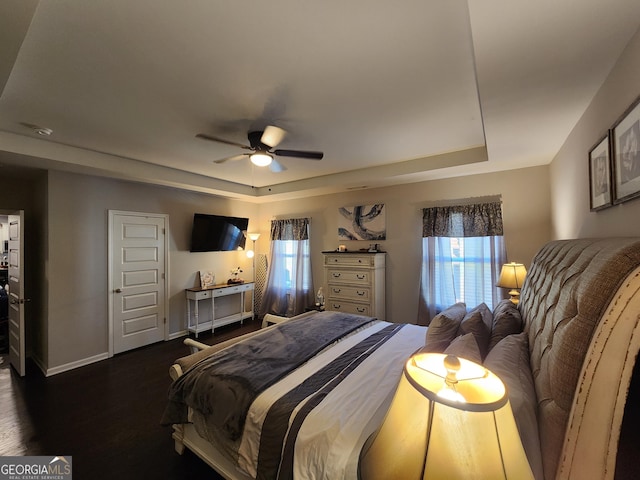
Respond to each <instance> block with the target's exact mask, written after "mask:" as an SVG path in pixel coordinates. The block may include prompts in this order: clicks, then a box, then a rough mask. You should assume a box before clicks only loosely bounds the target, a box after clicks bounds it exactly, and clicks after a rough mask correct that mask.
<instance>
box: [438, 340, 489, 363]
mask: <svg viewBox="0 0 640 480" xmlns="http://www.w3.org/2000/svg"><path fill="white" fill-rule="evenodd" d="M444 353H446V354H447V355H455V356H456V357H458V358H466V359H467V360H471V361H472V362H475V363H477V364H480V365H482V357H481V355H480V349H479V348H478V342H477V341H476V339H475V337H474V335H473V333H467V334H466V335H461V336H459V337H456V338H454V339H453V342H451V345H449V346H448V347H447V348H446V349H445V351H444Z"/></svg>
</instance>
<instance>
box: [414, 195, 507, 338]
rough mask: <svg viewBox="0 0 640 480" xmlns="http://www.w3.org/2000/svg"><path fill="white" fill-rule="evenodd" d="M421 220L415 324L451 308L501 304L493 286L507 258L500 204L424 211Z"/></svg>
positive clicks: (502, 295) (422, 323) (499, 290)
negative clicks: (418, 284) (416, 316)
mask: <svg viewBox="0 0 640 480" xmlns="http://www.w3.org/2000/svg"><path fill="white" fill-rule="evenodd" d="M422 219H423V223H422V236H423V241H422V256H423V259H422V274H421V279H420V280H421V281H420V303H419V308H418V324H420V325H428V324H429V323H430V322H431V319H432V318H433V317H434V316H435V315H436V314H437V313H438V312H440V311H442V310H444V309H445V308H447V307H448V306H450V305H452V304H454V303H456V302H465V303H466V304H467V307H469V308H472V307H475V306H477V305H479V304H480V303H483V302H484V303H486V304H487V306H488V307H489V308H491V309H493V307H494V306H495V305H496V304H497V303H498V302H499V301H500V300H501V299H502V298H504V292H503V291H502V290H501V289H500V288H498V287H496V286H495V284H496V283H497V281H498V278H499V275H500V269H501V268H502V265H503V263H505V261H506V258H507V255H506V251H505V246H504V236H503V227H502V208H501V205H500V202H491V203H478V204H472V205H459V206H452V207H433V208H425V209H424V210H423V212H422Z"/></svg>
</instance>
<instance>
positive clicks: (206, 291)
mask: <svg viewBox="0 0 640 480" xmlns="http://www.w3.org/2000/svg"><path fill="white" fill-rule="evenodd" d="M253 289H254V284H253V282H248V283H240V284H231V285H227V284H223V285H214V286H213V287H207V288H187V289H186V290H185V295H186V298H187V329H188V330H189V332H193V333H195V334H196V338H198V333H200V332H203V331H205V330H211V331H212V332H213V331H214V330H215V328H216V327H221V326H222V325H227V324H229V323H234V322H240V323H242V321H243V320H244V319H245V318H251V317H253V311H245V309H244V306H245V301H244V294H245V292H253ZM227 295H238V296H239V298H240V308H239V311H238V313H233V314H231V315H226V316H224V317H219V318H216V304H215V302H216V298H219V297H226V296H227ZM209 299H210V300H211V318H210V319H208V320H206V321H201V319H200V315H199V309H198V302H200V301H201V300H209ZM192 302H193V305H194V308H193V316H192V315H191V303H192Z"/></svg>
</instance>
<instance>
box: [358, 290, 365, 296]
mask: <svg viewBox="0 0 640 480" xmlns="http://www.w3.org/2000/svg"><path fill="white" fill-rule="evenodd" d="M356 293H357V294H358V295H360V296H361V297H363V296H364V294H365V292H358V291H356Z"/></svg>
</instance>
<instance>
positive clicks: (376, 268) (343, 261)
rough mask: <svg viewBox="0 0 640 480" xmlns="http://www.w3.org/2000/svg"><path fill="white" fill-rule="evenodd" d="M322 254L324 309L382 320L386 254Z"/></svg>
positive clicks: (384, 315) (383, 315)
mask: <svg viewBox="0 0 640 480" xmlns="http://www.w3.org/2000/svg"><path fill="white" fill-rule="evenodd" d="M322 253H323V255H324V278H325V285H326V293H325V295H326V297H327V298H326V302H325V308H326V309H327V310H333V311H341V312H347V313H355V314H358V315H367V316H370V317H376V318H378V319H380V320H385V317H386V314H385V258H386V253H383V252H378V253H368V252H322Z"/></svg>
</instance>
